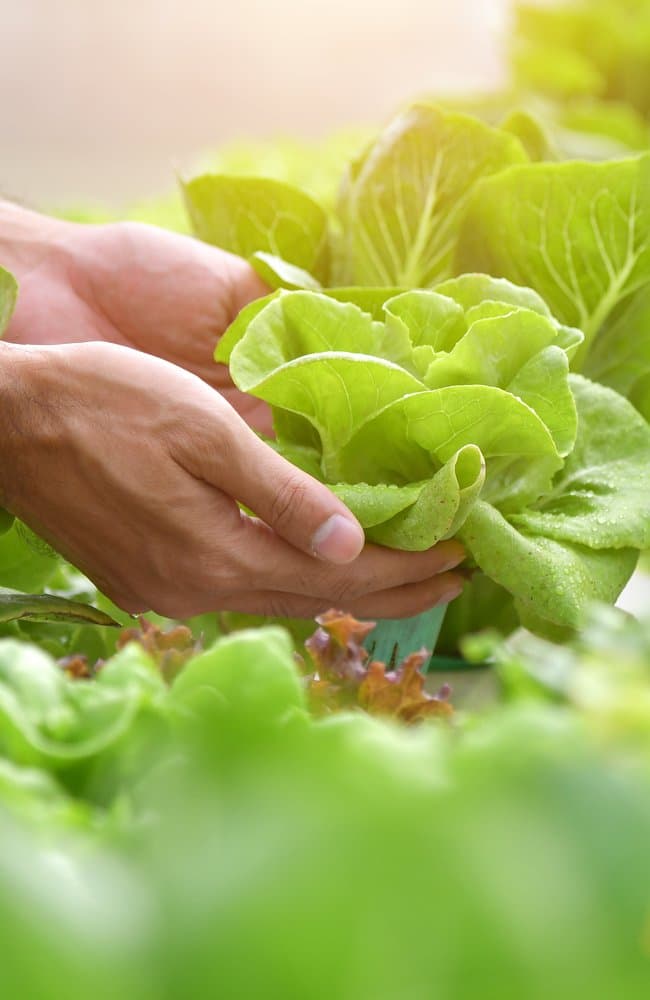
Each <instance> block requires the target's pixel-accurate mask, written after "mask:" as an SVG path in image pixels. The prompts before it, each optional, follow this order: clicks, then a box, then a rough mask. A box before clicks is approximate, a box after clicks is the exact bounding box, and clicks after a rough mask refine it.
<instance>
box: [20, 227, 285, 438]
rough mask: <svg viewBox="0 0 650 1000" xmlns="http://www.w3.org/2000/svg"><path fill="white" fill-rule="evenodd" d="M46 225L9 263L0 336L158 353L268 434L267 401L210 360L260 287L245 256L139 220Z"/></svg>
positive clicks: (262, 289) (260, 292)
mask: <svg viewBox="0 0 650 1000" xmlns="http://www.w3.org/2000/svg"><path fill="white" fill-rule="evenodd" d="M25 215H26V216H29V218H30V220H36V219H39V218H42V217H39V216H35V215H32V213H25ZM44 221H45V220H44ZM46 221H47V232H48V238H47V239H46V240H45V241H44V243H43V244H42V245H41V246H40V247H39V250H40V252H39V253H35V254H32V258H31V259H30V256H29V254H27V255H26V256H25V258H24V262H23V266H21V262H18V266H17V267H14V268H13V270H14V273H15V274H16V277H17V278H18V280H19V284H20V294H19V299H18V306H17V309H16V313H15V315H14V318H13V320H12V322H11V324H10V327H9V331H8V333H7V334H6V338H5V339H7V340H10V341H13V342H14V343H22V344H48V345H52V344H63V343H72V342H82V341H107V342H110V343H114V344H121V345H124V346H126V347H132V348H135V349H136V350H139V351H143V352H145V353H146V354H152V355H155V356H157V357H160V358H164V359H165V360H166V361H171V362H173V363H174V364H176V365H179V366H180V367H182V368H185V369H187V370H188V371H190V372H192V373H193V374H195V375H198V376H199V378H201V379H203V380H204V381H205V382H208V383H209V385H211V386H212V387H213V388H215V389H217V390H218V391H219V392H221V393H222V394H223V395H224V396H225V398H226V399H227V400H228V402H229V403H231V404H232V405H233V406H234V407H235V409H236V410H237V411H238V412H239V413H240V415H241V416H242V417H243V418H244V419H245V420H246V421H247V423H249V424H250V425H251V426H252V427H254V428H255V429H257V430H261V431H264V432H265V433H267V434H268V433H270V431H271V420H270V412H269V410H268V407H267V406H266V404H265V403H263V402H261V401H260V400H256V399H253V398H252V397H250V396H245V395H244V394H242V393H240V392H239V391H238V390H237V389H235V387H234V386H233V384H232V382H231V380H230V377H229V375H228V371H227V369H226V368H225V367H224V366H223V365H217V364H216V363H215V362H214V360H213V353H214V348H215V346H216V343H217V341H218V339H219V337H220V336H221V334H223V332H224V331H225V330H226V328H227V327H228V326H229V324H230V323H231V322H232V321H233V320H234V318H235V317H236V315H237V313H238V312H239V311H240V309H242V308H243V306H245V305H246V304H247V303H248V302H250V301H251V300H252V299H254V298H257V297H259V296H260V295H265V294H266V293H267V292H268V288H267V287H266V285H265V284H264V283H263V282H262V280H261V279H260V278H258V276H257V275H256V274H255V272H254V271H253V269H252V268H251V267H250V265H249V264H248V263H247V262H246V261H244V260H242V259H241V258H240V257H236V256H234V255H233V254H230V253H226V252H225V251H224V250H218V249H216V248H215V247H211V246H208V245H207V244H205V243H200V242H198V241H197V240H194V239H192V238H191V237H187V236H180V235H177V234H175V233H170V232H167V231H165V230H162V229H157V228H156V227H154V226H148V225H144V224H141V223H133V222H126V223H122V222H120V223H113V224H108V225H98V226H92V225H91V226H84V225H79V224H74V223H58V222H55V221H54V220H46ZM39 242H40V241H39Z"/></svg>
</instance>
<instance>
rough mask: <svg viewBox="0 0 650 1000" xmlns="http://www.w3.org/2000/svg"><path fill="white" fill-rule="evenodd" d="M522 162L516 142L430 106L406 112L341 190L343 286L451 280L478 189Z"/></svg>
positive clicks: (428, 283) (413, 285) (523, 156)
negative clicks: (457, 246) (472, 197)
mask: <svg viewBox="0 0 650 1000" xmlns="http://www.w3.org/2000/svg"><path fill="white" fill-rule="evenodd" d="M525 161H526V154H525V153H524V150H523V148H522V146H521V144H520V143H519V141H518V140H517V139H515V138H514V136H509V135H507V134H506V133H505V132H501V131H500V130H498V129H492V128H490V127H489V126H487V125H483V124H482V123H481V122H479V121H476V120H475V119H471V118H469V117H466V116H464V115H457V114H453V113H446V112H444V111H441V110H439V109H437V108H434V107H432V106H428V105H415V106H413V107H411V108H409V109H408V110H406V111H404V112H403V113H402V114H401V115H399V116H398V117H397V118H396V119H395V120H394V121H393V122H392V123H391V125H390V126H389V127H388V128H387V129H386V130H385V131H384V132H383V133H382V134H381V135H380V137H379V138H378V140H377V141H376V143H375V144H374V145H372V146H371V147H370V149H369V150H368V151H367V152H366V153H365V155H364V156H363V157H362V158H361V159H360V160H358V161H357V162H356V163H355V164H354V165H353V167H352V169H351V171H350V173H349V176H348V181H347V184H346V186H345V188H344V190H343V193H342V197H341V214H342V218H343V225H344V230H345V234H346V244H345V248H344V261H343V272H344V274H346V275H347V280H349V281H350V282H351V283H353V284H357V285H390V284H396V285H402V286H405V287H407V288H418V287H419V288H426V287H430V286H431V285H434V284H435V283H436V282H437V281H441V280H442V279H444V278H445V277H448V276H449V275H450V274H451V273H452V260H453V253H454V249H455V244H456V238H457V234H458V229H459V226H460V223H461V221H462V217H463V213H464V210H465V207H466V203H467V201H468V198H469V196H470V193H471V191H472V189H473V187H474V185H475V183H476V181H477V180H478V179H479V178H480V177H483V176H486V175H488V174H491V173H494V172H495V171H498V170H501V169H503V168H504V167H506V166H508V165H510V164H513V163H523V162H525ZM344 280H345V279H344Z"/></svg>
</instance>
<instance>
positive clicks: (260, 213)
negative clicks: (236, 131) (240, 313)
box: [182, 174, 329, 278]
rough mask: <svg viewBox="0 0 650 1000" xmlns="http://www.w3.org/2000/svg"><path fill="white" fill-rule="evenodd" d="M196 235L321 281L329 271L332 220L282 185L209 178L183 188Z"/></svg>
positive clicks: (248, 179)
mask: <svg viewBox="0 0 650 1000" xmlns="http://www.w3.org/2000/svg"><path fill="white" fill-rule="evenodd" d="M182 189H183V196H184V198H185V205H186V207H187V211H188V213H189V216H190V221H191V223H192V228H193V231H194V233H195V234H196V235H197V236H198V237H199V238H200V239H202V240H204V241H205V242H206V243H212V244H214V245H215V246H218V247H221V248H222V249H224V250H230V251H231V253H236V254H239V256H241V257H247V258H248V257H251V256H252V255H253V254H255V253H258V252H260V251H261V252H264V253H268V254H272V255H273V256H275V257H279V258H282V259H284V260H286V261H288V262H289V263H290V264H294V265H295V266H296V267H299V268H302V269H303V270H305V271H308V272H309V273H311V274H313V275H315V277H316V278H319V277H321V276H323V275H325V274H326V273H327V268H328V253H329V247H328V220H327V215H326V213H325V212H324V210H323V209H322V208H321V207H320V205H318V204H317V203H316V202H315V201H314V200H313V199H312V198H310V197H309V195H306V194H304V193H303V192H302V191H300V190H299V189H298V188H294V187H291V186H290V185H289V184H285V183H283V182H281V181H275V180H269V179H265V178H259V177H236V176H227V175H224V174H204V175H203V176H201V177H196V178H194V179H193V180H190V181H187V182H185V183H183V184H182Z"/></svg>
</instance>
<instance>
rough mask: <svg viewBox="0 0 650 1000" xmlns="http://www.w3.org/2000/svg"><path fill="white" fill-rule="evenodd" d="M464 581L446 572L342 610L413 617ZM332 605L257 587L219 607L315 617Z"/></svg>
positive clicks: (452, 594) (455, 592) (454, 593)
mask: <svg viewBox="0 0 650 1000" xmlns="http://www.w3.org/2000/svg"><path fill="white" fill-rule="evenodd" d="M465 582H466V581H465V579H464V578H463V577H462V576H459V575H458V574H455V573H445V574H443V575H441V576H437V577H434V579H432V580H424V581H421V582H419V583H412V584H406V585H405V586H403V587H394V588H392V589H391V590H385V591H380V592H379V593H376V594H371V595H369V596H368V597H365V598H362V599H361V600H357V601H352V602H351V603H350V604H349V605H346V606H344V607H342V608H341V610H342V611H346V612H349V613H350V614H353V615H355V616H356V617H359V618H377V619H382V618H410V617H412V616H413V615H418V614H420V613H421V612H423V611H428V610H429V609H430V608H433V607H436V606H438V605H440V604H449V603H450V602H451V601H453V600H455V598H456V597H458V596H459V595H460V594H461V593H462V590H463V586H464V584H465ZM330 606H331V605H330V604H329V603H328V602H327V601H324V600H323V599H322V598H317V597H316V598H314V597H305V596H304V595H303V594H286V593H278V592H277V591H270V590H258V591H251V592H249V593H242V594H234V595H232V596H231V597H228V598H226V599H225V601H224V602H223V606H221V607H220V608H219V610H221V611H239V612H242V613H245V614H253V615H271V616H272V617H276V618H315V617H316V616H317V615H319V614H322V613H323V612H324V611H327V610H328V608H329V607H330Z"/></svg>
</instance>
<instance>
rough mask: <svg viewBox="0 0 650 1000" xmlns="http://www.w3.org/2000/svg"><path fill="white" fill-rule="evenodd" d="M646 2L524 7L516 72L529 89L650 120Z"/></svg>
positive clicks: (603, 0)
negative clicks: (609, 103)
mask: <svg viewBox="0 0 650 1000" xmlns="http://www.w3.org/2000/svg"><path fill="white" fill-rule="evenodd" d="M649 67H650V4H648V2H647V0H574V2H572V3H571V2H569V3H561V4H553V5H550V6H549V5H547V6H545V7H541V6H540V5H539V4H532V3H519V4H517V7H516V22H515V30H514V40H513V69H514V74H515V78H516V80H517V82H518V83H519V84H520V85H523V86H524V87H525V88H527V89H529V90H532V91H535V92H542V93H545V94H548V95H550V96H552V97H555V98H560V99H562V100H567V99H571V98H575V97H583V96H585V95H588V96H592V95H593V96H598V97H601V96H602V97H604V98H607V99H611V100H616V101H622V102H625V103H627V104H629V105H631V106H632V107H634V108H637V109H638V110H639V111H640V112H641V113H643V114H644V115H645V116H648V115H649V114H650V98H649V94H650V68H649Z"/></svg>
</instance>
